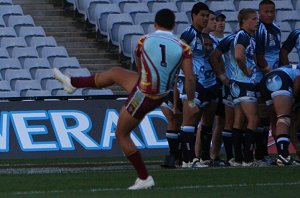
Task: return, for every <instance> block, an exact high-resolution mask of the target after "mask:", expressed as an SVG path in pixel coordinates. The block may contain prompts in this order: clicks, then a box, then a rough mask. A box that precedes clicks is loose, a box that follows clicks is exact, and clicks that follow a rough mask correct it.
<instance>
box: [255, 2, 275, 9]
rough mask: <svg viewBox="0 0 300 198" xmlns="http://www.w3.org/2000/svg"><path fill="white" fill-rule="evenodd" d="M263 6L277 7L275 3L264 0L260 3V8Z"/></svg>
mask: <svg viewBox="0 0 300 198" xmlns="http://www.w3.org/2000/svg"><path fill="white" fill-rule="evenodd" d="M262 5H273V6H274V7H275V3H274V1H271V0H262V1H261V2H260V3H259V8H260V7H261V6H262Z"/></svg>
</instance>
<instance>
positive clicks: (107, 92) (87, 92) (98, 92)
mask: <svg viewBox="0 0 300 198" xmlns="http://www.w3.org/2000/svg"><path fill="white" fill-rule="evenodd" d="M82 95H83V96H103V95H114V94H113V92H112V90H110V89H83V91H82Z"/></svg>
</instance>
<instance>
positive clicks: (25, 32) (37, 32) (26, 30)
mask: <svg viewBox="0 0 300 198" xmlns="http://www.w3.org/2000/svg"><path fill="white" fill-rule="evenodd" d="M17 34H18V36H22V37H24V38H25V40H26V41H27V43H30V40H31V38H32V37H45V36H46V33H45V30H44V28H43V27H41V26H35V27H20V29H19V32H17Z"/></svg>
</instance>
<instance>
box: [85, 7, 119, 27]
mask: <svg viewBox="0 0 300 198" xmlns="http://www.w3.org/2000/svg"><path fill="white" fill-rule="evenodd" d="M108 13H121V10H120V8H119V6H118V5H116V4H96V5H95V9H94V10H93V11H91V12H89V13H88V15H87V20H88V21H89V22H90V23H91V24H94V25H96V30H98V28H99V27H98V23H99V22H98V20H99V19H102V20H103V21H105V23H104V24H105V26H106V19H107V16H106V15H107V14H108Z"/></svg>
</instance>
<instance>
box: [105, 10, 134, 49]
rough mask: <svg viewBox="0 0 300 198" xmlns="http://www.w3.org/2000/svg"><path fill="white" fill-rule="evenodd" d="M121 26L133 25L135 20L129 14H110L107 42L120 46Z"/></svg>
mask: <svg viewBox="0 0 300 198" xmlns="http://www.w3.org/2000/svg"><path fill="white" fill-rule="evenodd" d="M120 25H133V20H132V18H131V16H130V14H128V13H124V14H110V15H108V17H107V31H108V34H107V41H108V42H111V43H112V44H113V45H116V46H119V37H118V33H119V27H120Z"/></svg>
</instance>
